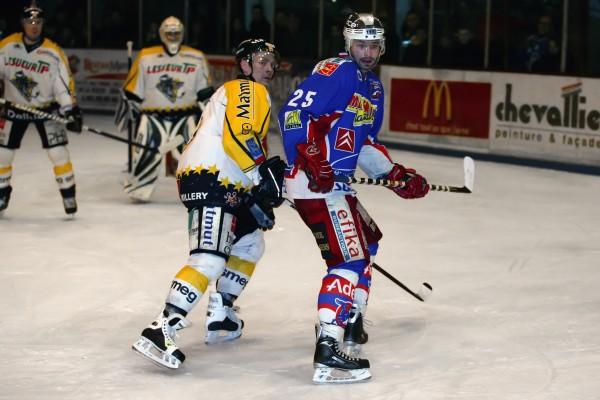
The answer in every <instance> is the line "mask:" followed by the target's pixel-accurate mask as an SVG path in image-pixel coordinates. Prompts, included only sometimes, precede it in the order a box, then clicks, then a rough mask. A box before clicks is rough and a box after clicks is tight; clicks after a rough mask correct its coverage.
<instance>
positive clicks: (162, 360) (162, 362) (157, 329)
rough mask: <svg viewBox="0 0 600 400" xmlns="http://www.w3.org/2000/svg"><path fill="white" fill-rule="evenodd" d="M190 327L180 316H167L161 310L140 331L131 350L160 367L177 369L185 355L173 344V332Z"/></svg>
mask: <svg viewBox="0 0 600 400" xmlns="http://www.w3.org/2000/svg"><path fill="white" fill-rule="evenodd" d="M190 325H191V324H190V323H189V322H188V320H186V319H185V318H184V317H183V316H182V315H181V314H175V313H173V314H169V313H168V312H167V311H166V310H163V311H162V312H161V313H160V314H159V315H158V317H157V318H156V319H155V320H154V321H152V323H151V324H150V325H149V326H148V327H147V328H146V329H144V330H143V331H142V336H141V337H140V338H139V339H138V340H137V342H135V343H134V344H133V346H132V348H133V350H135V351H136V352H138V353H139V354H141V355H142V356H144V357H146V358H147V359H149V360H150V361H152V362H154V363H155V364H157V365H159V366H161V367H166V368H170V369H177V368H179V367H180V366H181V363H183V361H184V360H185V355H184V354H183V353H182V352H181V350H179V348H178V347H177V344H176V343H175V336H176V334H175V332H176V331H177V330H179V329H183V328H187V327H188V326H190Z"/></svg>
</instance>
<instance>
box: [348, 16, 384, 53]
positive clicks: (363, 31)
mask: <svg viewBox="0 0 600 400" xmlns="http://www.w3.org/2000/svg"><path fill="white" fill-rule="evenodd" d="M384 34H385V29H384V28H383V24H382V23H381V21H380V20H379V19H378V18H377V17H375V16H374V15H373V14H370V13H360V14H359V13H355V12H354V13H352V14H350V15H348V18H347V19H346V22H345V23H344V39H345V41H346V51H347V52H350V45H351V44H352V41H353V40H379V43H380V46H381V53H380V55H381V54H383V53H384V52H385V35H384Z"/></svg>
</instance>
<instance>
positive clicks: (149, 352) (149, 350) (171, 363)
mask: <svg viewBox="0 0 600 400" xmlns="http://www.w3.org/2000/svg"><path fill="white" fill-rule="evenodd" d="M131 348H132V349H133V351H135V352H136V353H137V354H139V355H140V356H142V357H144V359H146V360H150V361H152V362H153V363H154V364H156V365H158V366H159V367H163V368H168V369H178V368H179V367H180V366H181V361H179V359H177V358H176V357H174V356H172V355H170V354H167V353H165V352H164V351H162V350H161V349H159V348H158V347H156V346H155V345H154V343H152V342H151V341H150V340H148V339H146V338H145V337H141V338H139V339H138V341H137V342H135V343H134V344H133V345H132V346H131Z"/></svg>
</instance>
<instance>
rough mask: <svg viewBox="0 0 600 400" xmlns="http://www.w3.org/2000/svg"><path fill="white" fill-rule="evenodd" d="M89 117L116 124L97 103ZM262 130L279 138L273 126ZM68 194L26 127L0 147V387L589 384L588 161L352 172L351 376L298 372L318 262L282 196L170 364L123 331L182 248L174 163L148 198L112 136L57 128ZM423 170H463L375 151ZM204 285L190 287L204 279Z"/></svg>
mask: <svg viewBox="0 0 600 400" xmlns="http://www.w3.org/2000/svg"><path fill="white" fill-rule="evenodd" d="M86 123H87V124H88V125H90V126H93V127H97V128H100V129H105V130H109V131H114V128H113V127H112V125H111V119H110V118H109V117H107V116H91V117H88V118H87V120H86ZM272 139H273V140H272V141H273V142H274V146H273V147H274V148H275V149H276V150H277V149H278V148H280V147H279V146H278V144H277V140H276V139H277V138H276V137H274V138H272ZM70 150H71V155H72V160H73V165H74V168H75V173H76V178H77V193H78V202H79V208H80V210H79V212H78V213H77V216H76V218H75V219H74V220H68V219H66V217H65V215H64V213H63V210H62V205H61V201H60V197H59V193H58V190H57V188H56V184H55V182H54V179H53V176H52V168H51V165H50V162H49V160H48V159H47V157H46V155H45V152H44V151H43V150H42V149H41V146H40V142H39V138H38V137H37V134H36V133H34V132H32V131H30V132H28V134H27V135H26V137H25V139H24V142H23V146H22V149H21V150H20V151H19V152H18V153H17V155H16V159H15V162H14V165H13V167H14V168H13V180H12V183H13V187H14V191H13V197H12V200H11V204H10V206H9V208H8V210H7V211H6V213H5V216H4V218H3V219H2V220H0V301H1V303H0V304H1V307H0V350H1V352H0V357H1V358H2V362H0V399H57V400H58V399H61V400H63V399H64V400H66V399H86V400H87V399H128V400H129V399H150V400H153V399H181V398H186V399H204V398H219V399H319V400H323V399H331V400H336V399H404V400H421V399H422V400H438V399H452V400H454V399H469V400H470V399H473V400H500V399H503V400H504V399H507V400H508V399H510V400H525V399H526V400H549V399H551V400H592V399H599V398H600V290H599V289H598V287H599V286H600V261H599V259H600V217H599V211H600V209H599V207H600V206H599V204H600V203H599V200H600V184H599V181H600V179H599V178H598V177H594V176H585V175H577V174H571V173H565V172H557V171H550V170H542V169H535V168H526V167H518V166H510V165H502V164H495V163H489V162H477V160H476V168H477V169H476V177H475V193H473V194H470V195H461V194H449V193H440V192H435V193H431V194H430V195H429V196H428V197H426V198H425V199H422V200H414V201H406V200H402V199H400V198H398V197H396V196H395V195H393V193H391V192H390V191H388V190H386V189H383V188H377V187H367V186H363V187H359V190H360V198H361V201H362V203H363V204H364V205H365V207H366V208H367V209H368V210H369V211H370V213H371V215H372V216H373V217H374V218H375V220H376V221H377V222H378V224H379V225H380V227H381V229H382V231H383V232H384V238H383V240H382V242H381V250H380V253H379V255H378V257H377V262H378V263H379V264H380V265H381V266H383V267H384V268H386V269H387V270H388V271H390V272H391V273H393V274H394V275H395V276H396V277H398V278H399V279H400V280H401V281H403V282H404V283H405V284H407V285H408V286H410V287H412V288H414V289H418V287H419V286H420V284H421V283H422V282H424V281H427V282H429V283H431V284H432V285H433V288H434V294H433V297H432V298H431V299H430V301H429V302H428V303H426V304H422V303H419V302H417V301H416V300H415V299H413V298H412V297H410V296H408V295H407V294H406V293H405V292H403V291H402V290H401V289H400V288H398V287H397V286H395V285H394V284H393V283H392V282H391V281H389V280H387V279H386V278H385V277H383V276H382V275H380V274H378V273H377V272H374V279H373V289H372V298H371V302H370V306H369V311H368V315H367V317H368V319H370V320H372V321H373V325H372V326H371V327H369V329H368V332H369V335H370V341H369V343H368V344H367V345H366V346H364V355H365V356H367V357H368V358H369V359H370V361H371V365H372V373H373V379H372V380H371V381H369V382H368V383H365V384H357V385H340V386H315V385H313V384H312V383H311V376H312V371H313V369H312V355H313V350H314V331H313V323H314V321H315V318H316V305H315V304H316V296H317V291H318V288H319V287H320V279H321V277H322V275H323V273H324V267H323V265H322V263H321V261H320V257H319V253H318V251H317V248H316V246H315V244H314V242H313V238H312V235H311V234H310V232H309V231H308V229H307V228H306V227H305V226H304V225H303V224H302V223H301V221H300V219H299V218H298V217H297V215H296V214H295V213H294V211H293V210H292V209H291V208H289V207H287V206H285V205H284V206H282V207H281V209H279V210H278V211H277V226H276V229H275V230H274V231H272V232H270V233H268V234H267V251H266V254H265V256H264V258H263V260H262V262H261V263H260V264H259V266H258V267H257V271H256V273H255V275H254V278H253V279H252V281H251V282H250V284H249V285H248V288H247V289H246V291H245V293H244V295H243V296H242V297H241V298H240V299H239V301H238V304H239V305H240V306H241V308H242V310H241V316H242V317H243V319H244V320H245V321H246V328H245V329H244V335H243V336H242V338H241V339H240V340H239V341H237V342H235V343H230V344H226V345H217V346H213V347H208V346H206V345H204V343H203V341H202V340H203V335H204V332H203V330H204V313H205V308H206V299H205V298H204V299H203V300H202V302H201V303H200V304H199V305H198V306H197V307H196V309H194V310H193V311H192V312H191V314H190V319H191V321H192V322H193V323H194V326H192V327H191V328H188V329H186V330H185V331H182V332H181V337H180V339H179V344H180V345H181V348H182V350H183V351H184V352H185V353H186V355H187V357H188V358H187V361H186V362H185V366H184V367H183V368H182V369H181V370H179V371H174V372H172V371H166V370H163V369H159V368H158V367H156V366H154V365H153V364H151V363H149V362H147V361H145V360H143V359H141V358H140V357H137V356H136V355H135V354H134V353H133V352H132V351H131V349H130V348H131V344H132V343H133V342H134V341H135V340H136V339H137V337H138V335H139V333H140V332H141V330H142V329H143V328H144V327H145V326H146V325H147V324H148V323H149V322H150V321H151V320H152V319H153V318H154V316H155V315H156V313H157V312H158V311H159V310H160V308H161V306H162V303H163V300H164V297H165V295H166V292H167V288H168V286H169V284H170V280H171V278H172V276H173V275H174V274H175V273H176V272H177V271H178V270H179V268H180V267H181V266H182V265H183V263H184V262H185V260H186V256H187V232H186V213H185V209H184V207H183V206H181V204H180V203H179V201H178V199H177V195H176V188H175V182H174V180H172V179H168V178H164V177H163V178H161V180H160V182H159V185H158V189H157V192H156V193H155V195H154V198H153V199H154V201H153V202H152V203H150V204H143V205H135V204H130V203H129V201H128V200H127V198H126V196H125V195H124V194H123V192H122V189H121V184H120V180H121V170H122V169H123V168H124V165H125V155H126V150H125V146H124V145H123V144H121V143H118V142H115V141H112V140H109V139H105V138H102V137H100V136H97V135H94V134H91V133H86V134H84V135H82V136H76V135H71V145H70ZM392 155H393V157H394V158H395V159H396V160H398V161H400V162H402V163H404V164H406V165H409V166H413V167H415V168H417V169H418V170H419V171H420V172H422V173H423V174H424V175H425V176H427V177H428V178H429V180H430V181H431V182H432V183H439V184H453V185H462V160H460V159H458V158H451V157H442V156H433V155H424V154H416V153H408V152H398V151H392ZM205 297H206V296H205Z"/></svg>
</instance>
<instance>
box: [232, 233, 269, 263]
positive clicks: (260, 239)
mask: <svg viewBox="0 0 600 400" xmlns="http://www.w3.org/2000/svg"><path fill="white" fill-rule="evenodd" d="M264 253H265V239H264V233H263V231H261V230H260V229H257V230H255V231H253V232H251V233H249V234H247V235H244V236H242V237H241V238H240V239H239V240H238V241H236V242H235V243H234V244H233V247H232V248H231V255H232V256H235V257H237V258H239V259H242V260H246V261H249V262H252V263H254V264H256V263H257V262H258V260H260V259H261V257H262V256H263V254H264Z"/></svg>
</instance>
